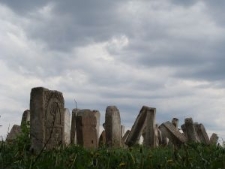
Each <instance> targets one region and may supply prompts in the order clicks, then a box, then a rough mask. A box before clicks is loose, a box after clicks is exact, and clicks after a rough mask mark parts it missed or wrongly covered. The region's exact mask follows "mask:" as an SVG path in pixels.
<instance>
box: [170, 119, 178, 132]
mask: <svg viewBox="0 0 225 169" xmlns="http://www.w3.org/2000/svg"><path fill="white" fill-rule="evenodd" d="M178 123H179V119H177V118H173V119H172V124H173V125H174V126H175V127H176V129H177V130H178Z"/></svg>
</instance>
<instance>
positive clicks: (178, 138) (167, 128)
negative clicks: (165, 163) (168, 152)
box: [159, 121, 187, 146]
mask: <svg viewBox="0 0 225 169" xmlns="http://www.w3.org/2000/svg"><path fill="white" fill-rule="evenodd" d="M159 129H160V130H161V132H162V135H164V137H165V138H166V137H167V138H168V139H169V140H170V141H171V142H172V143H173V144H174V145H175V146H180V145H181V144H183V143H185V142H187V139H186V137H185V136H184V135H183V134H181V133H180V132H179V131H178V130H177V129H176V127H175V126H174V125H173V124H172V123H171V122H169V121H168V122H165V123H162V124H161V125H160V126H159Z"/></svg>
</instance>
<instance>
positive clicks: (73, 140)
mask: <svg viewBox="0 0 225 169" xmlns="http://www.w3.org/2000/svg"><path fill="white" fill-rule="evenodd" d="M78 111H79V109H73V110H72V118H71V133H70V139H71V144H77V134H76V118H77V112H78Z"/></svg>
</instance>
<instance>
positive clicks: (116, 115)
mask: <svg viewBox="0 0 225 169" xmlns="http://www.w3.org/2000/svg"><path fill="white" fill-rule="evenodd" d="M105 134H106V145H107V146H109V147H121V145H122V144H121V140H122V138H121V119H120V112H119V110H118V109H117V107H116V106H108V107H107V108H106V114H105Z"/></svg>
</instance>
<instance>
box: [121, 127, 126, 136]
mask: <svg viewBox="0 0 225 169" xmlns="http://www.w3.org/2000/svg"><path fill="white" fill-rule="evenodd" d="M124 133H125V126H124V125H121V137H123V135H124Z"/></svg>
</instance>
